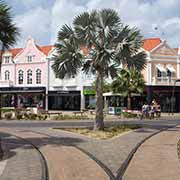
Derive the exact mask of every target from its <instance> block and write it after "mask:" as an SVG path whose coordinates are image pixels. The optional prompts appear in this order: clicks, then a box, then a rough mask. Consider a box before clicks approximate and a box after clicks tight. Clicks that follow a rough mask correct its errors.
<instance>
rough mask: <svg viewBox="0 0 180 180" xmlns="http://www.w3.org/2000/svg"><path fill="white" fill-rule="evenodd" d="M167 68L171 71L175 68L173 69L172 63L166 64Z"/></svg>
mask: <svg viewBox="0 0 180 180" xmlns="http://www.w3.org/2000/svg"><path fill="white" fill-rule="evenodd" d="M167 68H168V70H169V71H171V72H172V73H174V72H176V70H175V69H174V67H173V66H172V65H167Z"/></svg>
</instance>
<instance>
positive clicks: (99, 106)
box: [94, 71, 104, 130]
mask: <svg viewBox="0 0 180 180" xmlns="http://www.w3.org/2000/svg"><path fill="white" fill-rule="evenodd" d="M94 130H104V117H103V74H102V73H101V72H100V71H97V78H96V117H95V124H94Z"/></svg>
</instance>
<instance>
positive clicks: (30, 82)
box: [27, 69, 32, 84]
mask: <svg viewBox="0 0 180 180" xmlns="http://www.w3.org/2000/svg"><path fill="white" fill-rule="evenodd" d="M27 84H32V71H31V70H30V69H29V70H28V71H27Z"/></svg>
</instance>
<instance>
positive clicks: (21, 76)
mask: <svg viewBox="0 0 180 180" xmlns="http://www.w3.org/2000/svg"><path fill="white" fill-rule="evenodd" d="M23 74H24V72H23V71H22V70H19V72H18V83H19V84H23V80H24V77H23V76H24V75H23Z"/></svg>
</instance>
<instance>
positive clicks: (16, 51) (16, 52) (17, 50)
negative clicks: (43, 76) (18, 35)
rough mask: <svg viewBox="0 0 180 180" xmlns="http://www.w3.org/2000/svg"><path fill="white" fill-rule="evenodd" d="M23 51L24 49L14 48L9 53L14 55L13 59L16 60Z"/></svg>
mask: <svg viewBox="0 0 180 180" xmlns="http://www.w3.org/2000/svg"><path fill="white" fill-rule="evenodd" d="M21 50H22V48H14V49H10V50H9V52H10V53H11V54H12V57H13V58H14V57H15V56H16V55H17V54H18V53H19V52H20V51H21Z"/></svg>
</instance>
